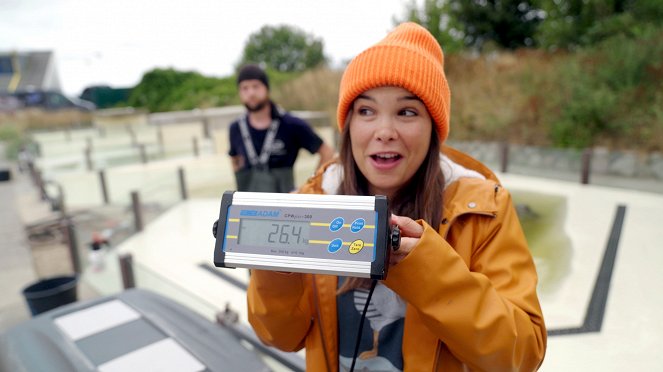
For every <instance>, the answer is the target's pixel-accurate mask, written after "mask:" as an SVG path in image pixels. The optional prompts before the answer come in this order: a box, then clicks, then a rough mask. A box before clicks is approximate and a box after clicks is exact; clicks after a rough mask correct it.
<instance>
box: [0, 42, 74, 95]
mask: <svg viewBox="0 0 663 372" xmlns="http://www.w3.org/2000/svg"><path fill="white" fill-rule="evenodd" d="M26 91H56V92H60V91H61V88H60V79H59V77H58V73H57V70H56V67H55V59H54V56H53V52H50V51H45V52H0V94H1V93H14V92H26Z"/></svg>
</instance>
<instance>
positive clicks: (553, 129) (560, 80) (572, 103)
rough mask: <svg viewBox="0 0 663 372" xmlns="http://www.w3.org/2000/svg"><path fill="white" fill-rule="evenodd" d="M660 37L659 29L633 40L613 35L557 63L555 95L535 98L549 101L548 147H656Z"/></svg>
mask: <svg viewBox="0 0 663 372" xmlns="http://www.w3.org/2000/svg"><path fill="white" fill-rule="evenodd" d="M661 37H663V29H660V28H653V27H648V28H645V29H643V30H642V33H641V37H639V38H637V39H633V38H631V37H628V36H626V35H623V34H619V35H616V36H614V37H611V38H608V39H606V40H604V41H603V42H601V43H599V44H597V45H596V46H594V47H591V48H586V49H583V50H579V51H578V52H577V53H575V54H574V55H572V56H571V57H570V58H569V59H567V60H566V61H564V62H562V63H560V64H559V65H558V66H557V69H556V71H555V73H553V74H552V78H553V79H554V81H555V84H554V85H556V87H557V89H556V90H558V91H559V94H555V95H549V94H548V93H546V92H542V93H541V94H546V95H549V97H550V99H549V100H548V102H549V107H548V112H547V113H546V121H547V124H548V126H549V133H550V136H551V139H552V141H553V143H554V144H555V145H558V146H564V147H585V146H592V145H595V144H598V143H603V144H613V145H627V146H630V145H636V146H637V145H641V146H647V147H650V148H653V147H656V146H657V145H656V144H655V143H654V140H655V139H654V138H651V136H652V134H655V133H661V110H660V109H657V107H660V101H661V91H662V88H663V83H662V81H663V80H662V77H663V45H662V44H661V43H660V42H659V40H660V39H661ZM549 85H550V84H548V86H549ZM659 139H660V138H659Z"/></svg>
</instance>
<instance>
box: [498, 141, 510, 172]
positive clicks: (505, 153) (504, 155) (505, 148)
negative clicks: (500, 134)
mask: <svg viewBox="0 0 663 372" xmlns="http://www.w3.org/2000/svg"><path fill="white" fill-rule="evenodd" d="M500 155H501V156H500V160H501V164H500V165H501V166H500V171H501V172H502V173H506V172H507V170H508V168H509V143H508V142H502V144H501V146H500Z"/></svg>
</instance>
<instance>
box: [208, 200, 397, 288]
mask: <svg viewBox="0 0 663 372" xmlns="http://www.w3.org/2000/svg"><path fill="white" fill-rule="evenodd" d="M389 219H390V213H389V207H388V203H387V198H386V197H385V196H348V195H312V194H277V193H260V192H240V191H234V192H233V191H227V192H225V193H224V194H223V198H222V199H221V211H220V213H219V220H218V221H217V222H216V223H215V224H214V228H213V233H214V237H215V238H216V245H215V247H214V265H215V266H217V267H230V268H237V267H243V268H249V269H261V270H275V271H285V272H304V273H319V274H331V275H341V276H353V277H363V278H372V279H384V278H386V276H387V269H388V267H389V255H390V252H391V249H398V246H399V243H400V233H399V231H398V227H394V229H391V228H390V226H389Z"/></svg>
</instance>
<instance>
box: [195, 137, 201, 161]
mask: <svg viewBox="0 0 663 372" xmlns="http://www.w3.org/2000/svg"><path fill="white" fill-rule="evenodd" d="M193 156H195V157H198V156H200V148H199V146H198V138H197V137H193Z"/></svg>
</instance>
